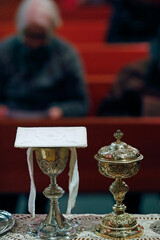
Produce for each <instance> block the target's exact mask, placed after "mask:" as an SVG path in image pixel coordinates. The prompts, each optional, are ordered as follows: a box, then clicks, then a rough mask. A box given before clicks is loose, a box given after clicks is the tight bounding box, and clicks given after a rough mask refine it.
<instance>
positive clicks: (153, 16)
mask: <svg viewBox="0 0 160 240" xmlns="http://www.w3.org/2000/svg"><path fill="white" fill-rule="evenodd" d="M106 1H107V2H108V3H110V4H111V5H112V6H113V14H112V17H111V21H110V26H109V30H108V29H107V34H106V41H107V42H143V41H150V40H151V39H152V38H153V37H155V36H156V33H157V30H158V26H159V24H160V14H159V12H160V1H159V0H106Z"/></svg>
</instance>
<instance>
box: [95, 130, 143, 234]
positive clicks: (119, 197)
mask: <svg viewBox="0 0 160 240" xmlns="http://www.w3.org/2000/svg"><path fill="white" fill-rule="evenodd" d="M114 137H115V138H116V139H117V141H116V142H113V143H111V145H109V146H105V147H102V148H101V149H100V150H99V151H98V153H97V154H96V155H95V159H96V160H97V161H98V169H99V172H100V173H101V174H102V175H104V176H105V177H109V178H114V179H115V181H114V182H113V183H112V184H111V186H110V188H109V190H110V192H111V193H112V194H113V196H114V199H115V201H116V204H115V205H114V206H113V210H114V212H112V213H109V214H107V215H106V216H105V217H104V218H103V220H102V222H101V223H100V224H99V225H98V226H97V227H96V230H95V233H96V234H97V235H99V236H101V237H103V238H111V239H126V238H134V237H138V236H141V235H142V234H143V227H142V226H140V225H139V224H138V223H137V221H136V219H135V218H134V217H133V216H132V215H130V214H128V213H126V212H125V210H126V206H125V205H124V204H123V200H124V198H125V194H126V193H127V192H128V190H129V188H128V186H127V184H126V183H125V182H123V181H122V179H123V178H129V177H132V176H134V175H135V174H137V172H138V171H139V168H140V161H141V160H142V159H143V156H142V155H141V154H140V152H139V151H138V150H137V149H136V148H133V147H131V146H130V145H127V144H126V143H124V142H121V138H122V137H123V133H122V132H121V131H120V130H117V132H116V133H115V134H114Z"/></svg>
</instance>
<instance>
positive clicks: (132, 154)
mask: <svg viewBox="0 0 160 240" xmlns="http://www.w3.org/2000/svg"><path fill="white" fill-rule="evenodd" d="M114 137H115V138H116V139H117V141H116V142H113V143H111V144H110V145H108V146H104V147H102V148H101V149H100V150H99V151H98V153H97V154H96V155H95V156H94V157H95V159H96V160H98V161H101V162H109V163H116V162H117V163H131V162H136V161H140V160H142V159H143V155H142V154H140V152H139V150H138V149H136V148H134V147H132V146H130V145H128V144H126V143H125V142H122V141H121V138H122V137H123V133H122V132H121V131H120V130H117V131H116V132H115V133H114Z"/></svg>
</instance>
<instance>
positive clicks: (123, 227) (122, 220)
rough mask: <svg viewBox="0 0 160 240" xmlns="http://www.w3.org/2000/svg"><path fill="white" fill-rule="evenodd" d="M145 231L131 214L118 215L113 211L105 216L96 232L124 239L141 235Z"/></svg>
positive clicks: (105, 236) (100, 234)
mask: <svg viewBox="0 0 160 240" xmlns="http://www.w3.org/2000/svg"><path fill="white" fill-rule="evenodd" d="M143 231H144V229H143V227H142V226H140V225H139V224H138V223H137V221H136V219H135V218H134V217H133V216H131V215H130V214H128V213H123V214H120V215H117V214H115V213H114V212H113V213H110V214H107V215H106V216H105V217H104V218H103V220H102V222H101V223H100V224H99V225H98V226H97V227H96V231H95V233H96V234H97V235H98V236H100V237H103V238H110V239H118V240H122V239H129V238H135V237H139V236H141V235H142V234H143Z"/></svg>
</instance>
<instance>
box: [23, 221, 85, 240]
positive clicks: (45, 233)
mask: <svg viewBox="0 0 160 240" xmlns="http://www.w3.org/2000/svg"><path fill="white" fill-rule="evenodd" d="M63 225H64V227H63V228H59V226H58V224H57V222H56V221H55V222H54V223H53V224H48V223H45V222H44V221H42V222H40V221H39V222H38V221H37V222H34V223H31V224H30V225H29V228H28V231H27V233H28V234H29V235H31V236H33V237H35V238H41V239H52V240H55V239H56V240H60V239H63V240H68V239H73V238H75V237H76V236H77V234H78V232H81V231H82V230H83V229H82V228H81V225H80V224H79V223H78V222H76V221H73V220H68V219H65V220H64V222H63Z"/></svg>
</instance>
